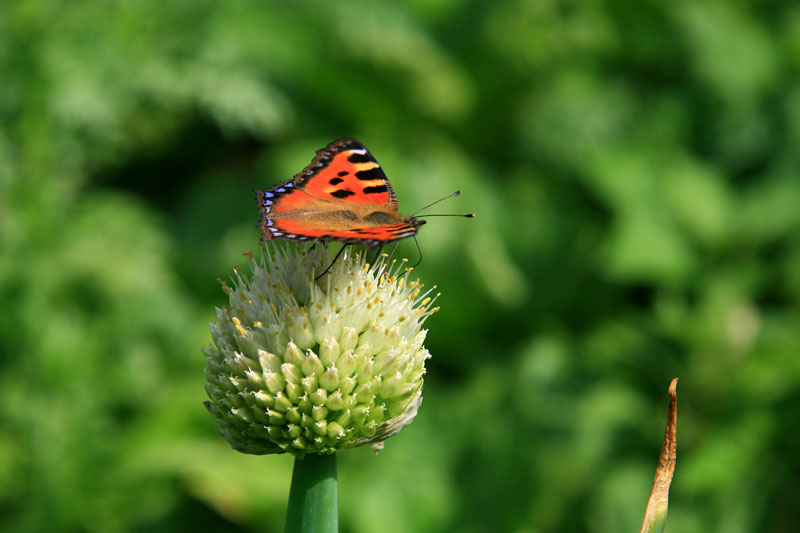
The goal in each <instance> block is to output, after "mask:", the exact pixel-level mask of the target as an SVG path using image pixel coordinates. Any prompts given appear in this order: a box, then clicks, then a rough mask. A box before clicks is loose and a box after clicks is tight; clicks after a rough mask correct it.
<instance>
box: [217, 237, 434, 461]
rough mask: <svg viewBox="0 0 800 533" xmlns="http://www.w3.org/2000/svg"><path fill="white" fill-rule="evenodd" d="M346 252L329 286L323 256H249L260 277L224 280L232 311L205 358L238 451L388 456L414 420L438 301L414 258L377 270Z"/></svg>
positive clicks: (320, 250) (225, 430) (292, 252)
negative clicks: (392, 440) (377, 452)
mask: <svg viewBox="0 0 800 533" xmlns="http://www.w3.org/2000/svg"><path fill="white" fill-rule="evenodd" d="M348 252H349V250H348V251H346V252H345V253H344V254H342V258H341V259H340V260H338V261H337V262H336V263H335V264H334V265H333V267H331V269H330V271H329V272H328V273H327V274H325V275H324V276H322V277H321V278H320V279H319V280H315V277H316V276H317V275H318V273H319V272H322V270H323V269H324V268H325V267H326V266H327V265H328V263H329V262H330V253H329V252H328V250H327V249H326V248H324V247H321V246H316V247H312V248H310V249H302V248H288V247H287V248H279V249H272V250H265V251H264V253H263V254H262V255H261V257H259V258H256V257H255V256H254V255H253V254H252V253H250V254H246V255H248V257H249V264H250V271H251V272H252V274H251V275H249V276H248V275H247V274H245V273H243V272H241V271H240V270H239V269H238V268H235V267H234V277H233V286H228V285H227V284H226V283H225V282H222V285H223V290H224V291H225V292H226V293H227V295H228V297H229V305H228V306H227V307H224V308H221V309H220V308H218V309H217V322H212V323H211V336H212V337H213V340H214V344H213V345H210V346H208V347H207V348H205V349H204V352H205V354H206V362H207V367H206V370H205V375H206V392H207V393H208V396H209V398H210V399H211V401H209V402H206V407H207V408H208V410H209V411H210V412H211V414H212V415H213V417H214V420H215V421H216V424H217V428H218V430H219V432H220V434H221V435H222V436H223V437H224V438H225V439H226V440H228V442H230V444H231V446H232V447H233V448H234V449H236V450H239V451H241V452H245V453H254V454H266V453H283V452H289V453H293V454H295V455H298V456H303V455H304V454H305V453H333V452H335V451H336V450H339V449H344V448H352V447H354V446H361V445H363V444H371V445H373V446H375V447H379V446H380V445H381V444H382V441H384V440H385V439H387V438H389V437H391V436H392V435H394V434H395V433H397V432H398V431H400V430H401V429H402V428H403V427H405V426H407V425H408V424H410V423H411V421H412V420H413V419H414V417H415V416H416V414H417V409H418V408H419V405H420V403H421V402H422V381H423V374H424V373H425V360H426V359H428V358H429V357H430V354H429V353H428V351H427V350H426V349H425V347H424V346H423V342H424V340H425V334H426V333H427V330H424V329H422V325H423V323H424V322H425V320H426V319H427V317H428V316H429V315H431V314H432V313H433V312H435V311H436V310H437V309H438V308H433V307H431V306H432V304H433V301H434V300H435V299H436V296H433V297H431V296H429V294H430V293H431V290H432V289H431V290H428V291H427V292H423V289H422V286H421V285H420V283H419V280H411V279H410V278H409V276H410V272H411V269H407V268H404V265H405V263H404V261H405V260H403V261H402V262H397V261H392V262H391V263H387V261H386V258H385V256H381V258H380V259H379V260H378V261H376V262H375V264H373V265H369V264H367V263H366V260H365V258H364V254H363V253H362V254H358V253H356V254H351V253H348ZM434 288H435V286H434ZM437 296H438V295H437Z"/></svg>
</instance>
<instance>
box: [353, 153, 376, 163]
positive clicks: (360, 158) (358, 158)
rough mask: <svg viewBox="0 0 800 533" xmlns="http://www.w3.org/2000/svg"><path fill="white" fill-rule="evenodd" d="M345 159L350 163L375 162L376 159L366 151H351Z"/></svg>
mask: <svg viewBox="0 0 800 533" xmlns="http://www.w3.org/2000/svg"><path fill="white" fill-rule="evenodd" d="M347 160H348V161H350V162H351V163H372V162H375V163H377V161H375V158H374V157H372V155H371V154H370V153H369V152H367V153H366V154H357V153H355V152H353V153H351V154H350V155H349V156H348V157H347Z"/></svg>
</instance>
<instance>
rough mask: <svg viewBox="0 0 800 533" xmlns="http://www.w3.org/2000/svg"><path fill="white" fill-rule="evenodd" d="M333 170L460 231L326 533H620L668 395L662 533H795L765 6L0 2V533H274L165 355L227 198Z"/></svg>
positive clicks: (790, 16) (790, 294)
mask: <svg viewBox="0 0 800 533" xmlns="http://www.w3.org/2000/svg"><path fill="white" fill-rule="evenodd" d="M342 136H351V137H354V138H356V139H358V140H360V141H361V142H363V143H364V144H366V145H367V146H368V147H369V149H370V151H371V152H372V153H373V154H374V155H375V156H376V157H377V159H378V160H379V161H380V162H381V164H382V166H383V167H384V169H385V171H386V173H387V175H388V176H389V178H390V179H391V180H392V184H393V186H394V188H395V190H396V191H397V193H398V196H399V199H400V206H401V211H402V212H404V213H405V214H409V213H411V212H413V211H414V210H416V209H417V208H419V207H421V206H423V205H425V204H426V203H428V202H431V201H433V200H436V199H438V198H440V197H442V196H444V195H446V194H447V193H449V192H451V191H453V190H456V189H462V190H463V191H464V194H463V195H462V196H460V197H459V198H456V199H453V200H449V201H448V202H447V203H445V204H441V205H440V206H437V208H436V209H435V210H433V211H434V212H473V211H474V212H475V213H476V214H477V217H476V218H475V219H474V220H464V219H447V218H444V219H442V218H438V219H430V220H429V223H428V224H427V225H426V226H425V227H424V228H422V229H421V231H420V234H419V244H420V246H421V248H422V253H423V256H424V259H423V261H422V264H421V265H420V266H419V268H418V269H417V272H418V274H419V276H420V277H421V278H422V280H423V282H424V283H426V284H427V285H431V284H438V286H439V290H441V292H442V297H441V299H440V301H439V304H440V305H441V308H442V309H441V311H440V312H439V313H437V314H436V315H435V316H434V317H432V319H431V320H429V321H428V323H427V325H428V326H429V328H430V332H429V335H428V339H429V340H428V343H427V346H428V348H429V349H430V351H431V352H432V354H433V358H432V359H431V360H430V361H429V365H428V375H427V381H426V387H425V401H424V403H423V406H422V409H421V410H420V413H419V416H418V418H417V420H416V421H415V422H414V424H412V425H411V426H410V427H409V428H407V429H406V430H405V431H403V432H402V433H400V434H399V435H398V436H396V437H394V438H392V439H391V440H390V441H389V442H387V445H386V449H385V450H384V451H383V452H381V453H380V455H378V456H377V457H376V456H374V454H373V452H372V450H370V449H368V448H364V449H356V450H352V451H348V452H345V453H341V454H340V463H339V473H340V512H341V519H340V524H341V525H342V530H343V531H346V532H374V531H382V532H383V531H385V532H390V533H393V532H416V531H458V532H482V531H487V532H490V531H513V532H532V533H534V532H551V531H564V532H573V531H574V532H579V531H580V532H582V531H588V532H610V531H636V530H638V527H639V525H640V523H641V517H642V515H643V513H644V508H645V503H646V500H647V495H648V493H649V489H650V484H651V482H652V477H653V473H654V469H655V465H656V461H657V456H658V452H659V449H660V446H661V439H662V437H663V431H664V427H663V424H664V419H665V414H666V406H667V395H666V391H667V386H668V384H669V381H670V379H671V378H673V377H680V379H681V381H680V384H679V387H678V393H679V413H678V422H679V424H678V465H677V473H676V477H675V481H674V483H673V486H672V499H671V506H670V515H669V519H668V523H667V529H668V530H671V531H676V532H681V533H694V532H701V531H702V532H709V531H720V532H722V531H724V532H726V533H737V532H748V531H758V532H788V531H795V530H796V528H797V524H798V511H797V502H798V501H800V458H798V450H800V424H798V419H799V418H800V305H798V304H799V303H800V150H799V149H798V147H799V146H800V5H798V4H797V2H793V1H788V0H786V1H780V0H771V1H766V2H745V1H733V2H728V1H722V0H719V1H704V2H697V1H689V0H678V1H666V0H589V1H578V0H573V1H563V2H556V1H552V0H540V1H533V0H531V1H526V0H507V1H506V0H503V1H493V2H488V1H487V2H480V1H477V0H472V1H469V0H464V1H458V0H413V1H409V2H392V1H382V2H377V1H367V0H363V1H360V2H350V1H347V2H344V1H342V2H339V1H309V2H289V1H282V2H256V1H251V2H248V1H239V0H231V1H222V0H220V1H211V0H197V1H189V0H185V1H178V0H175V1H169V2H165V1H163V0H160V1H156V0H148V1H135V2H134V1H130V2H122V1H94V2H89V1H77V0H71V1H69V2H57V1H45V0H30V1H16V0H11V1H4V2H2V4H0V529H3V530H4V531H20V532H38V531H59V532H61V531H65V532H73V531H74V532H83V531H86V532H116V531H165V532H166V531H201V530H208V531H230V532H243V531H281V530H282V527H283V520H284V511H285V505H286V499H287V496H288V489H289V483H290V475H291V467H292V458H291V457H287V456H283V455H282V456H266V457H255V456H245V455H242V454H239V453H236V452H234V451H232V450H231V449H230V448H229V447H228V445H227V443H226V442H224V441H223V440H222V439H221V438H220V437H219V436H218V435H217V433H216V430H215V428H214V424H213V422H212V420H211V417H210V416H208V414H207V413H206V412H205V410H204V409H203V407H202V404H201V402H202V401H203V400H204V399H205V393H204V391H203V367H204V360H203V355H202V353H201V352H200V348H201V347H202V346H204V345H206V344H208V343H209V342H210V334H209V332H208V322H209V321H210V320H212V319H213V316H214V314H213V313H214V306H217V305H222V304H223V303H224V302H225V298H224V295H223V293H222V291H221V290H220V287H219V285H218V283H217V282H216V278H217V277H223V278H227V277H228V275H229V273H230V265H231V264H234V263H244V260H243V258H242V255H241V254H242V253H243V252H245V251H247V250H254V249H256V247H257V242H258V238H259V235H258V233H257V230H256V229H255V225H256V222H257V218H258V215H257V212H256V210H255V209H253V204H254V198H253V193H252V191H251V189H253V188H266V187H268V186H271V185H272V184H274V183H276V182H277V181H280V180H283V179H287V178H289V177H291V176H292V175H293V174H294V173H296V172H298V171H300V170H301V169H302V168H303V166H305V165H306V164H307V163H308V161H310V159H311V157H312V156H313V153H314V151H315V150H316V149H318V148H320V147H322V146H324V145H325V144H326V143H328V142H330V141H331V140H333V139H335V138H337V137H342ZM400 253H402V254H403V255H406V256H408V257H409V258H410V259H411V260H412V261H415V260H416V258H417V252H416V249H415V247H414V244H413V242H410V241H408V242H404V243H402V244H401V246H400Z"/></svg>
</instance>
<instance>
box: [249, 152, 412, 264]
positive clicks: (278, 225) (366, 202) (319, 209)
mask: <svg viewBox="0 0 800 533" xmlns="http://www.w3.org/2000/svg"><path fill="white" fill-rule="evenodd" d="M256 198H257V201H258V204H257V207H258V208H259V210H260V211H261V221H260V222H259V226H258V227H259V229H260V230H261V233H262V239H263V240H265V241H269V240H272V239H276V238H278V239H285V240H294V241H341V242H346V243H350V244H361V245H364V246H366V247H368V248H374V247H377V246H381V245H383V244H385V243H388V242H392V241H396V240H398V239H403V238H405V237H410V236H411V235H414V234H415V233H416V232H417V228H419V226H421V225H422V224H424V223H425V221H423V220H417V219H415V218H413V217H403V216H401V215H400V214H399V213H398V212H397V197H396V196H395V193H394V191H393V190H392V186H391V184H390V183H389V180H388V179H387V178H386V175H385V174H384V173H383V170H382V169H381V167H380V165H379V164H378V162H377V161H376V160H375V158H374V157H373V156H372V154H370V153H369V151H368V150H367V149H366V148H365V147H364V145H362V144H361V143H359V142H358V141H355V140H353V139H347V138H344V139H338V140H336V141H333V142H332V143H330V144H329V145H327V146H326V147H325V148H323V149H322V150H319V151H317V155H316V157H315V158H314V159H313V160H312V161H311V163H310V164H309V165H308V166H307V167H306V168H305V169H303V171H302V172H300V173H299V174H297V175H296V176H295V177H294V178H293V179H291V180H287V181H284V182H282V183H279V184H277V185H275V186H274V187H272V188H271V189H268V190H266V191H260V190H257V191H256Z"/></svg>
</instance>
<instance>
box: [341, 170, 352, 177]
mask: <svg viewBox="0 0 800 533" xmlns="http://www.w3.org/2000/svg"><path fill="white" fill-rule="evenodd" d="M348 174H350V173H349V172H348V171H346V170H342V171H341V172H339V176H347V175H348Z"/></svg>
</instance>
